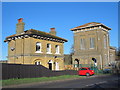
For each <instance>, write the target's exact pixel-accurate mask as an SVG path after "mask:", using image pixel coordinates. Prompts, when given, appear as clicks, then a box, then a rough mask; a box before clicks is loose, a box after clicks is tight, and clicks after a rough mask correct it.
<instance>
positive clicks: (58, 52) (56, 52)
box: [55, 45, 60, 54]
mask: <svg viewBox="0 0 120 90" xmlns="http://www.w3.org/2000/svg"><path fill="white" fill-rule="evenodd" d="M56 46H57V47H56ZM55 54H60V46H59V45H55Z"/></svg>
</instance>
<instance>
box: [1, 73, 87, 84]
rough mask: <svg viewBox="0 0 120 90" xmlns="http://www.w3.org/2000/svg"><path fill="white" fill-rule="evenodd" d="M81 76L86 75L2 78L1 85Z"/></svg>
mask: <svg viewBox="0 0 120 90" xmlns="http://www.w3.org/2000/svg"><path fill="white" fill-rule="evenodd" d="M83 77H86V76H78V75H62V76H54V77H39V78H21V79H7V80H2V86H9V85H18V84H26V83H33V82H44V81H54V80H65V79H71V78H83Z"/></svg>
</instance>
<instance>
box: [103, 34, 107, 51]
mask: <svg viewBox="0 0 120 90" xmlns="http://www.w3.org/2000/svg"><path fill="white" fill-rule="evenodd" d="M104 48H105V49H106V48H107V37H106V36H105V35H104Z"/></svg>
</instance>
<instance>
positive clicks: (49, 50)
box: [46, 43, 52, 54]
mask: <svg viewBox="0 0 120 90" xmlns="http://www.w3.org/2000/svg"><path fill="white" fill-rule="evenodd" d="M47 45H49V48H48V47H47V46H46V52H47V54H52V53H51V44H50V43H48V44H47Z"/></svg>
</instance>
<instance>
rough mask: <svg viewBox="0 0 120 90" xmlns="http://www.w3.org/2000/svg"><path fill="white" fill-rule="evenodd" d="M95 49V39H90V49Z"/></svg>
mask: <svg viewBox="0 0 120 90" xmlns="http://www.w3.org/2000/svg"><path fill="white" fill-rule="evenodd" d="M94 47H95V38H94V37H91V38H90V48H92V49H93V48H94Z"/></svg>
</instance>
